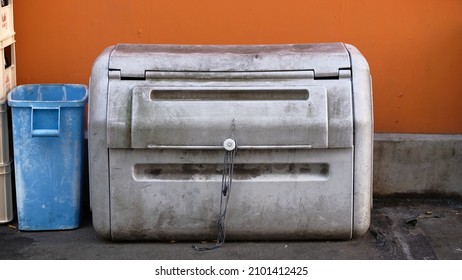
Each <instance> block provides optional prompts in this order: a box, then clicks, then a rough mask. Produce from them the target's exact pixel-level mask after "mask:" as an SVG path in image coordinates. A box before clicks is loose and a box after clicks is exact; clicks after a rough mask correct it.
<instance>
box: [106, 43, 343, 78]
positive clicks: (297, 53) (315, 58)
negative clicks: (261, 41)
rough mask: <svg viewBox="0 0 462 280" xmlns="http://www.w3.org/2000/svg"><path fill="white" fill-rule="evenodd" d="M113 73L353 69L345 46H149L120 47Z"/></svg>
mask: <svg viewBox="0 0 462 280" xmlns="http://www.w3.org/2000/svg"><path fill="white" fill-rule="evenodd" d="M109 68H110V70H120V71H121V77H126V78H128V77H133V78H137V77H138V78H139V77H144V76H145V71H167V72H168V71H199V72H202V71H203V72H209V71H213V72H221V71H226V72H241V71H248V72H250V71H294V70H314V72H315V77H329V76H338V71H339V69H341V68H350V59H349V55H348V51H347V50H346V48H345V46H344V44H343V43H321V44H295V45H147V44H139V45H133V44H119V45H117V46H116V47H115V48H114V50H113V52H112V54H111V57H110V61H109Z"/></svg>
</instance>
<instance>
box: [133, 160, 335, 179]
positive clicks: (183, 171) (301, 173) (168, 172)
mask: <svg viewBox="0 0 462 280" xmlns="http://www.w3.org/2000/svg"><path fill="white" fill-rule="evenodd" d="M133 171H134V172H133V175H134V178H135V180H139V181H151V180H162V181H178V180H179V181H221V178H222V175H223V164H189V163H188V164H136V165H135V166H134V170H133ZM328 176H329V165H328V164H326V163H291V164H234V173H233V180H236V181H246V180H255V181H297V180H300V181H307V180H311V181H325V180H327V179H328Z"/></svg>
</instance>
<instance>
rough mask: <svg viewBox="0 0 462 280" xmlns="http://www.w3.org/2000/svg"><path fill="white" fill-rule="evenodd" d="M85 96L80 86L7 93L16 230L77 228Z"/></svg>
mask: <svg viewBox="0 0 462 280" xmlns="http://www.w3.org/2000/svg"><path fill="white" fill-rule="evenodd" d="M87 92H88V90H87V87H86V86H84V85H70V84H59V85H58V84H52V85H46V84H43V85H23V86H18V87H16V88H14V89H13V90H11V91H10V93H9V94H8V105H9V106H10V107H11V112H12V120H13V149H14V167H15V174H16V177H15V178H16V202H17V213H18V227H19V230H60V229H73V228H78V227H79V225H80V208H81V204H82V203H81V200H82V199H81V192H82V182H83V180H82V177H83V176H82V174H83V158H84V157H83V156H84V151H83V147H84V145H83V144H84V143H83V142H84V127H83V124H84V113H85V104H86V103H87V97H88V93H87Z"/></svg>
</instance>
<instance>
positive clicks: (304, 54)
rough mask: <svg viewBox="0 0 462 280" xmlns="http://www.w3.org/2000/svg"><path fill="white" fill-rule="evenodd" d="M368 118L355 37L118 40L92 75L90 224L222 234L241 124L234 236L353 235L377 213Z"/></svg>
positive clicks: (157, 236) (100, 228) (111, 233)
mask: <svg viewBox="0 0 462 280" xmlns="http://www.w3.org/2000/svg"><path fill="white" fill-rule="evenodd" d="M372 131H373V130H372V97H371V79H370V74H369V68H368V64H367V62H366V60H365V59H364V57H363V56H362V55H361V54H360V53H359V51H358V50H357V49H356V48H354V47H353V46H351V45H347V44H343V43H333V44H306V45H256V46H197V45H196V46H188V45H125V44H121V45H117V46H114V47H109V48H108V49H106V50H105V51H104V52H103V53H102V54H101V56H100V57H99V58H98V59H97V60H96V62H95V64H94V65H93V71H92V74H91V82H90V101H89V159H90V162H89V166H90V168H89V170H90V195H91V206H92V212H93V226H94V227H95V230H96V231H97V232H98V233H99V234H100V235H102V236H104V237H107V238H111V239H154V240H212V239H215V238H216V232H217V224H216V221H217V216H218V213H219V209H220V198H221V184H222V173H223V171H222V170H223V156H224V154H225V149H224V147H223V144H224V142H225V140H227V139H229V138H232V139H234V140H235V142H237V145H238V148H237V154H236V156H235V161H234V174H233V188H232V193H231V194H230V196H229V204H228V208H227V216H226V222H225V223H226V233H227V239H229V240H233V239H234V240H262V239H263V240H271V239H282V240H293V239H350V238H352V237H354V236H358V235H361V234H363V233H365V232H366V231H367V229H368V227H369V222H370V210H371V205H372V204H371V198H372V197H371V195H372Z"/></svg>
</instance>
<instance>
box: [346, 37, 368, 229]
mask: <svg viewBox="0 0 462 280" xmlns="http://www.w3.org/2000/svg"><path fill="white" fill-rule="evenodd" d="M346 48H347V49H348V51H349V52H350V57H351V65H352V79H353V102H354V106H353V108H354V126H355V128H354V129H355V138H354V141H355V142H354V143H355V154H354V159H355V165H354V200H353V201H354V214H353V221H354V224H353V236H360V235H362V234H364V233H365V232H366V231H367V230H368V228H369V225H370V219H371V211H370V210H371V208H372V170H373V169H372V156H373V152H372V151H373V139H372V138H373V126H374V124H373V107H372V86H371V76H370V72H369V65H368V64H367V61H366V59H365V58H364V57H363V56H362V54H361V53H360V52H359V51H358V50H357V49H356V48H355V47H353V46H351V45H346Z"/></svg>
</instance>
